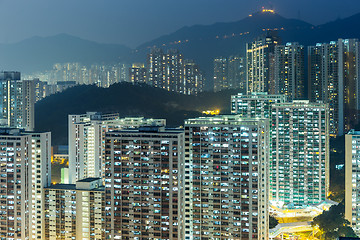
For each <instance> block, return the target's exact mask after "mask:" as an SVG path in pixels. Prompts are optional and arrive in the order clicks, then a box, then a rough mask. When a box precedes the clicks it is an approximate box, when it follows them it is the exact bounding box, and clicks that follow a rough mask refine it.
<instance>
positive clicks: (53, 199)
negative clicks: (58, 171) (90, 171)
mask: <svg viewBox="0 0 360 240" xmlns="http://www.w3.org/2000/svg"><path fill="white" fill-rule="evenodd" d="M44 196H45V197H44V200H43V201H44V202H45V203H46V206H47V208H46V212H45V213H43V215H45V216H44V217H45V220H44V224H45V229H46V230H45V235H44V238H42V239H49V240H56V239H82V240H102V239H105V235H104V216H105V212H104V205H103V203H104V187H103V185H102V179H100V178H86V179H83V180H80V181H77V182H76V184H56V185H51V186H50V187H47V188H45V193H44Z"/></svg>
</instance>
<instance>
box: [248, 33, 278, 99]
mask: <svg viewBox="0 0 360 240" xmlns="http://www.w3.org/2000/svg"><path fill="white" fill-rule="evenodd" d="M278 44H280V38H279V37H278V36H277V33H276V32H268V33H267V35H266V36H264V37H259V38H258V39H257V40H256V41H254V42H252V43H248V44H246V65H247V71H246V80H247V93H252V92H269V93H272V92H271V89H273V88H274V87H275V79H274V74H273V73H272V72H271V69H270V68H271V66H272V64H271V63H273V62H274V51H275V46H276V45H278Z"/></svg>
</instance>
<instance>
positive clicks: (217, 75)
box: [214, 57, 229, 92]
mask: <svg viewBox="0 0 360 240" xmlns="http://www.w3.org/2000/svg"><path fill="white" fill-rule="evenodd" d="M227 68H228V64H227V58H224V57H219V58H215V59H214V92H219V91H221V90H223V89H227V88H228V86H229V84H228V80H227V73H228V69H227Z"/></svg>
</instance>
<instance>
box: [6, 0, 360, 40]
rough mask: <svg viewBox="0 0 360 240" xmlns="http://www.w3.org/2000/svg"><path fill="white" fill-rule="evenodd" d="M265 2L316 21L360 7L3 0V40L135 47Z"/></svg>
mask: <svg viewBox="0 0 360 240" xmlns="http://www.w3.org/2000/svg"><path fill="white" fill-rule="evenodd" d="M261 6H265V7H269V6H273V8H274V9H275V10H276V11H277V12H278V13H279V14H280V15H282V16H284V17H288V18H298V17H299V16H300V19H302V20H304V21H307V22H309V23H312V24H315V25H317V24H322V23H325V22H328V21H333V20H335V19H337V18H338V17H341V18H345V17H348V16H351V15H353V14H355V13H359V12H360V0H273V1H261V0H0V14H1V22H0V29H1V34H0V43H12V42H18V41H21V40H23V39H26V38H29V37H32V36H51V35H55V34H59V33H67V34H71V35H74V36H78V37H81V38H84V39H89V40H94V41H97V42H103V43H121V44H125V45H127V46H130V47H136V46H137V45H139V44H141V43H144V42H146V41H148V40H151V39H154V38H156V37H159V36H160V35H163V34H168V33H171V32H173V31H176V30H177V29H179V28H181V27H183V26H191V25H194V24H212V23H215V22H230V21H237V20H240V19H242V18H244V17H246V16H247V15H249V14H250V13H253V12H255V11H258V10H259V9H260V8H261Z"/></svg>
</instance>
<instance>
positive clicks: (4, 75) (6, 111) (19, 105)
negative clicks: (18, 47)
mask: <svg viewBox="0 0 360 240" xmlns="http://www.w3.org/2000/svg"><path fill="white" fill-rule="evenodd" d="M34 105H35V86H34V82H33V81H32V80H26V81H21V78H20V72H0V109H1V114H0V125H2V126H7V127H11V128H24V129H26V130H29V131H31V130H33V129H34V126H35V123H34V121H35V116H34V108H35V106H34Z"/></svg>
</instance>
